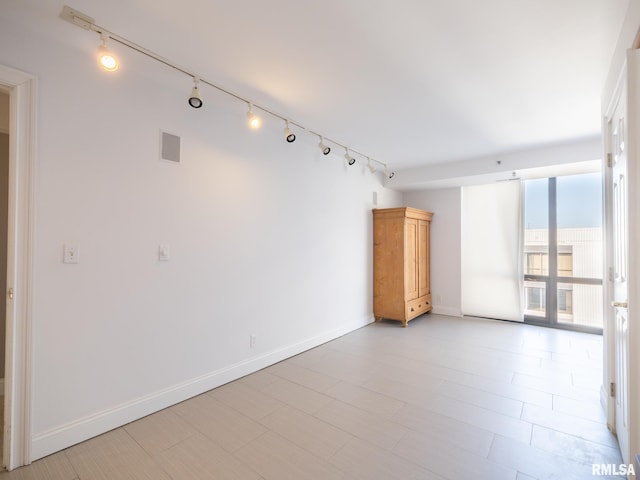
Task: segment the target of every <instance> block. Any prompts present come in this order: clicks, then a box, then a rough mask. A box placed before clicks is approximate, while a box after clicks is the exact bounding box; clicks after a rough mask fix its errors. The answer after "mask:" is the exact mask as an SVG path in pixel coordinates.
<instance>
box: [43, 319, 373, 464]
mask: <svg viewBox="0 0 640 480" xmlns="http://www.w3.org/2000/svg"><path fill="white" fill-rule="evenodd" d="M372 322H373V318H372V317H371V318H369V317H367V318H363V319H362V320H361V321H360V322H354V323H351V324H349V325H348V326H344V327H341V328H337V329H334V330H331V331H328V332H324V333H321V334H319V335H316V336H314V337H311V338H308V339H305V340H302V341H300V342H298V343H295V344H292V345H288V346H285V347H283V348H279V349H276V350H273V351H271V352H268V353H265V354H263V355H260V356H257V357H252V358H249V359H247V360H245V361H242V362H239V363H236V364H233V365H229V366H227V367H223V368H220V369H218V370H215V371H213V372H210V373H207V374H205V375H202V376H200V377H196V378H192V379H190V380H188V381H186V382H183V383H179V384H177V385H173V386H171V387H168V388H166V389H163V390H160V391H157V392H154V393H151V394H149V395H146V396H144V397H140V398H137V399H134V400H132V401H130V402H126V403H123V404H121V405H117V406H115V407H112V408H109V409H106V410H103V411H101V412H96V413H95V414H92V415H88V416H86V417H83V418H79V419H77V420H74V421H72V422H69V423H67V424H64V425H61V426H59V427H56V428H53V429H50V430H47V431H44V432H39V433H36V434H34V436H33V437H32V443H31V461H35V460H37V459H39V458H42V457H46V456H47V455H50V454H52V453H55V452H58V451H60V450H63V449H65V448H68V447H70V446H71V445H75V444H76V443H80V442H82V441H84V440H87V439H89V438H92V437H95V436H97V435H100V434H102V433H105V432H108V431H109V430H113V429H114V428H118V427H121V426H122V425H126V424H127V423H129V422H132V421H134V420H137V419H139V418H142V417H145V416H147V415H150V414H151V413H154V412H157V411H159V410H162V409H164V408H167V407H170V406H171V405H175V404H176V403H180V402H182V401H184V400H187V399H189V398H191V397H194V396H196V395H200V394H201V393H204V392H207V391H209V390H211V389H213V388H216V387H219V386H221V385H224V384H225V383H229V382H231V381H233V380H237V379H238V378H241V377H244V376H245V375H249V374H250V373H253V372H257V371H258V370H261V369H263V368H265V367H268V366H270V365H273V364H275V363H278V362H280V361H282V360H284V359H286V358H289V357H292V356H294V355H297V354H299V353H302V352H304V351H306V350H309V349H311V348H314V347H317V346H318V345H322V344H323V343H326V342H328V341H330V340H334V339H336V338H338V337H341V336H342V335H345V334H347V333H349V332H352V331H354V330H357V329H359V328H361V327H364V326H366V325H368V324H369V323H372Z"/></svg>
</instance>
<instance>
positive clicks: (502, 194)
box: [462, 181, 524, 322]
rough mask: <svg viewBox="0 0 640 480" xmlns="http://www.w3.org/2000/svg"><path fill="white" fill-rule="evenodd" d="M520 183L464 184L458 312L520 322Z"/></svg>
mask: <svg viewBox="0 0 640 480" xmlns="http://www.w3.org/2000/svg"><path fill="white" fill-rule="evenodd" d="M522 282H523V278H522V186H521V183H520V182H519V181H508V182H499V183H494V184H489V185H477V186H470V187H464V188H463V190H462V313H463V314H464V315H473V316H479V317H488V318H498V319H501V320H515V321H519V322H522V321H523V320H524V318H523V309H522Z"/></svg>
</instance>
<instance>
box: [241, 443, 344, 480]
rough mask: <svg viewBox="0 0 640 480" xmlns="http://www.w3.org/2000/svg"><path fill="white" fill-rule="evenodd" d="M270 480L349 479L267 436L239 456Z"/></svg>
mask: <svg viewBox="0 0 640 480" xmlns="http://www.w3.org/2000/svg"><path fill="white" fill-rule="evenodd" d="M236 456H237V457H238V458H239V459H240V460H242V461H243V462H244V463H245V464H247V465H249V466H250V467H251V468H252V469H253V470H254V471H256V472H258V473H259V474H260V475H261V476H262V477H264V478H265V479H266V480H334V479H335V480H338V479H347V478H348V477H347V476H346V475H345V474H344V473H342V472H341V471H340V470H338V469H337V468H336V467H334V466H333V465H331V464H330V463H328V462H326V461H324V460H321V459H320V458H318V457H316V456H314V455H312V454H311V453H309V452H307V451H306V450H304V449H302V448H301V447H299V446H297V445H295V444H293V443H291V442H289V441H288V440H285V439H284V438H282V437H280V436H279V435H276V434H275V433H266V434H264V435H262V436H261V437H259V438H257V439H256V440H254V441H253V442H251V443H249V444H248V445H246V446H244V447H242V448H241V449H240V450H238V451H237V452H236Z"/></svg>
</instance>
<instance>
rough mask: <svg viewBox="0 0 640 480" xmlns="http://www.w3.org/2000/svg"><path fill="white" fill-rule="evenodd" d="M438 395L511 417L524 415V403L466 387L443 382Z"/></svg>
mask: <svg viewBox="0 0 640 480" xmlns="http://www.w3.org/2000/svg"><path fill="white" fill-rule="evenodd" d="M438 393H440V394H442V395H444V396H445V397H451V398H454V399H456V400H460V401H463V402H467V403H470V404H472V405H476V406H478V407H482V408H486V409H487V410H492V411H494V412H497V413H501V414H503V415H507V416H509V417H514V418H520V415H522V407H523V403H522V402H520V401H518V400H513V399H511V398H508V397H505V396H503V395H497V394H495V393H492V392H487V391H484V390H478V389H476V388H473V387H468V386H466V385H460V384H458V383H452V382H443V383H442V385H440V387H439V388H438Z"/></svg>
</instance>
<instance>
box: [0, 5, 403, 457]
mask: <svg viewBox="0 0 640 480" xmlns="http://www.w3.org/2000/svg"><path fill="white" fill-rule="evenodd" d="M30 8H31V10H29V9H27V8H25V9H24V10H21V9H20V8H19V7H15V8H14V10H12V12H11V15H5V16H0V45H4V46H5V47H4V48H2V49H0V64H4V65H8V66H10V67H13V68H16V69H19V70H23V71H26V72H29V73H31V74H34V75H36V76H37V78H38V85H39V88H38V105H37V117H38V118H37V128H38V135H37V160H36V161H37V168H36V173H35V175H36V205H35V216H36V225H35V233H36V235H35V238H36V245H35V259H34V260H35V267H34V271H35V294H34V298H33V312H34V317H33V405H32V426H33V444H32V457H33V459H35V458H38V457H41V456H44V455H46V454H48V453H51V452H53V451H55V450H59V449H61V448H64V447H66V446H68V445H71V444H73V443H75V442H78V441H80V440H83V439H84V438H87V437H89V436H92V435H95V434H98V433H101V432H103V431H106V430H108V429H110V428H113V427H115V426H118V425H120V424H123V423H126V422H128V421H130V420H133V419H135V418H138V417H140V416H143V415H146V414H148V413H150V412H152V411H154V410H157V409H159V408H162V407H164V406H167V405H169V404H172V403H176V402H178V401H181V400H183V399H184V398H186V397H188V396H191V395H195V394H197V393H200V392H202V391H205V390H207V389H210V388H212V387H215V386H217V385H219V384H221V383H224V382H227V381H229V380H232V379H234V378H237V377H238V376H241V375H243V374H246V373H248V372H250V371H253V370H256V369H259V368H261V367H263V366H265V365H268V364H270V363H273V362H275V361H278V360H280V359H281V358H284V357H286V356H288V355H292V354H294V353H297V352H299V351H301V350H304V349H306V348H309V347H312V346H315V345H316V344H318V343H321V342H324V341H326V340H328V339H331V338H333V337H335V336H337V335H340V334H343V333H345V332H347V331H350V330H352V329H354V328H358V327H360V326H363V325H365V324H367V323H369V322H371V321H372V320H373V311H372V300H371V299H372V220H371V208H373V206H374V205H373V192H374V191H376V192H378V205H377V207H379V208H384V207H395V206H400V205H402V196H401V194H399V193H395V192H392V191H389V190H386V189H385V188H383V187H382V186H381V183H380V182H381V179H380V177H379V176H373V175H371V174H370V173H369V172H368V171H365V170H366V168H364V167H362V166H356V167H351V168H347V167H345V166H344V162H343V161H342V160H341V158H340V155H339V154H337V155H331V156H330V157H323V156H322V155H321V154H320V152H319V150H318V148H317V145H316V144H317V138H315V137H309V136H307V135H305V134H303V133H300V134H299V136H298V140H297V141H296V142H295V143H294V144H291V145H289V144H287V143H286V142H284V140H283V138H282V124H281V122H279V121H274V120H272V119H269V118H265V119H264V120H265V125H264V128H263V129H262V130H261V131H259V132H252V131H249V130H248V129H247V128H246V127H245V112H246V105H245V104H243V103H241V102H238V101H237V100H235V99H233V98H231V97H228V96H225V95H223V94H220V93H217V92H215V91H213V90H208V89H207V88H206V87H204V86H203V87H202V93H203V96H204V97H205V106H204V107H203V108H202V109H201V110H194V109H191V108H190V107H188V106H187V102H186V97H187V94H188V93H189V91H190V88H191V84H190V79H188V78H187V77H185V76H184V75H181V74H178V73H176V72H174V71H171V70H169V69H168V68H167V67H165V66H163V65H161V64H158V63H156V62H153V61H152V60H150V59H148V58H145V57H143V56H141V55H139V54H135V53H134V52H128V51H126V50H124V49H120V50H119V53H120V56H121V62H122V68H121V70H120V71H118V72H117V73H116V74H108V73H105V72H103V71H100V70H99V69H98V68H97V67H96V65H95V60H94V57H93V55H94V52H95V47H96V45H97V36H95V35H94V34H91V33H88V32H86V31H83V30H82V29H79V28H76V27H73V26H71V25H69V24H68V23H65V22H63V21H62V20H60V19H59V18H57V17H56V16H50V15H48V13H49V12H48V11H44V10H43V11H39V10H38V9H37V8H35V7H33V6H32V7H30ZM34 8H35V11H34V10H33V9H34ZM29 11H31V13H29ZM57 13H58V11H57V7H56V15H57ZM47 31H51V32H55V34H46V33H43V32H47ZM8 45H19V46H20V47H19V48H8V47H7V46H8ZM176 61H178V62H179V59H176ZM161 128H162V129H166V130H167V131H169V132H171V133H174V134H177V135H180V136H181V138H182V159H183V161H182V164H180V165H176V164H171V163H169V162H164V161H160V160H159V159H158V143H159V129H161ZM65 243H72V244H75V245H77V246H78V248H79V252H80V263H79V264H77V265H65V264H63V263H62V252H63V245H64V244H65ZM160 244H168V245H169V246H170V254H171V259H170V261H168V262H159V261H158V259H157V249H158V246H159V245H160ZM250 335H255V336H256V346H255V348H253V349H251V348H250V347H249V336H250Z"/></svg>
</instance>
